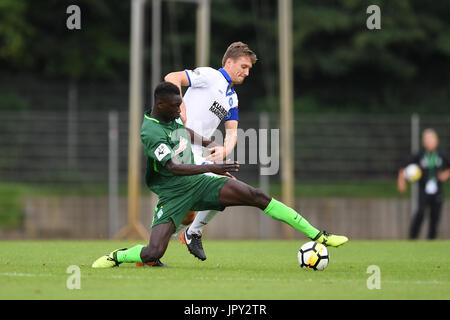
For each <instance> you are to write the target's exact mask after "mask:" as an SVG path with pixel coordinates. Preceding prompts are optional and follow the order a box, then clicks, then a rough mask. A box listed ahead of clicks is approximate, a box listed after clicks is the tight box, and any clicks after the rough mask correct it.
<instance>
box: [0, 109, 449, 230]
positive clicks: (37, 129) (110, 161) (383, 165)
mask: <svg viewBox="0 0 450 320" xmlns="http://www.w3.org/2000/svg"><path fill="white" fill-rule="evenodd" d="M261 115H264V114H263V113H261V114H258V113H242V114H241V115H240V127H241V128H242V129H244V130H247V129H251V128H253V129H259V128H260V127H269V128H275V129H276V128H280V127H282V125H283V124H280V123H279V117H278V114H265V117H264V116H261ZM264 118H266V119H268V123H264ZM0 119H1V120H2V125H1V126H0V181H1V185H2V186H1V189H0V191H1V193H0V197H2V199H0V200H1V201H0V203H1V204H2V207H1V208H0V210H2V212H1V213H2V216H3V217H7V216H10V219H12V220H13V221H14V219H15V218H14V217H11V215H18V216H19V218H18V220H17V219H16V221H19V222H17V223H16V225H15V227H16V229H19V230H20V232H21V235H22V236H29V237H74V238H80V237H81V238H83V237H87V238H106V237H110V236H113V235H114V234H115V233H116V232H117V231H118V229H119V228H120V227H121V226H123V225H124V224H125V219H126V194H125V191H126V184H127V180H126V178H127V172H126V171H127V152H128V113H127V112H123V111H121V112H115V111H103V110H101V111H85V110H78V111H70V110H69V111H67V110H65V111H45V110H43V111H42V110H41V111H38V110H37V111H26V112H6V111H2V112H0ZM418 119H419V123H418V125H419V128H418V129H420V131H421V130H423V129H424V128H427V127H433V128H435V129H436V130H437V132H438V133H439V135H440V138H441V150H443V151H444V152H446V151H449V150H450V130H449V128H450V116H432V115H427V116H420V117H419V118H418ZM413 123H414V121H412V117H411V116H409V115H373V114H372V115H345V114H343V115H336V114H315V115H311V114H297V117H296V119H295V140H294V141H295V181H296V183H298V184H302V183H304V182H309V183H320V182H321V181H323V182H326V183H327V184H330V185H331V186H332V188H339V183H340V184H341V186H345V185H346V184H354V185H355V186H356V189H355V190H356V191H355V195H358V194H359V193H358V191H357V188H358V184H359V183H366V184H367V181H371V182H374V183H380V182H381V183H382V182H385V183H389V184H390V185H395V179H396V174H397V171H398V169H399V168H400V166H401V165H402V164H403V163H404V161H405V160H406V159H407V158H408V157H409V155H410V150H411V144H412V143H414V139H412V136H411V134H412V132H414V128H413ZM416 129H417V128H416ZM272 143H273V142H272ZM417 143H419V142H417ZM246 148H247V154H250V153H251V152H252V151H251V150H250V149H251V148H256V145H255V144H247V146H246ZM269 150H270V149H269ZM279 156H280V157H283V155H282V154H280V155H279ZM142 163H143V164H145V161H143V162H142ZM141 169H142V177H143V175H144V171H145V168H144V167H143V168H141ZM237 177H238V178H240V179H242V180H243V181H246V182H249V183H251V184H253V185H255V186H258V185H260V183H261V182H260V175H259V166H258V165H255V164H244V165H242V167H241V172H240V173H238V175H237ZM267 179H268V183H269V186H270V190H268V191H270V192H274V193H275V194H276V193H277V190H276V188H275V189H274V186H277V185H279V180H280V177H279V174H277V175H274V176H269V177H268V178H267ZM266 188H267V186H266ZM314 188H315V187H314V184H312V187H310V188H309V190H306V191H307V192H306V195H304V194H302V192H301V191H300V192H297V201H296V208H297V209H298V210H301V211H302V214H303V215H304V216H305V217H307V218H308V219H309V220H310V221H311V222H313V223H315V224H317V225H319V226H324V227H326V228H328V229H330V230H333V231H334V232H338V231H339V232H345V233H347V234H349V235H350V236H354V237H355V236H356V237H359V238H386V237H388V238H404V237H406V236H407V228H408V224H409V217H410V212H411V208H410V201H409V199H408V198H406V197H400V196H398V194H397V193H396V191H395V188H394V189H392V191H391V194H389V195H388V196H387V197H384V196H377V195H375V194H374V195H372V194H370V191H369V193H367V194H365V195H363V196H358V197H356V198H355V197H354V196H353V195H352V194H349V195H347V196H343V197H339V198H336V197H328V198H321V197H320V192H318V195H316V194H315V193H316V192H315V189H314ZM15 189H18V190H21V191H19V194H20V196H17V195H16V194H11V192H12V191H11V190H15ZM145 189H146V188H145V187H144V190H145ZM143 193H144V194H143V199H142V202H141V211H142V214H141V217H142V222H143V224H144V225H145V226H147V227H148V226H149V225H150V223H151V219H152V215H153V210H152V209H153V208H154V204H155V201H156V199H157V198H156V196H154V195H152V194H151V193H150V192H149V191H144V192H143ZM226 211H227V212H229V214H224V215H220V218H218V219H217V220H218V221H217V222H215V223H212V224H211V226H209V227H208V233H209V237H211V238H248V237H250V238H264V237H271V238H279V237H282V230H281V228H280V225H279V222H276V221H270V219H269V220H267V219H266V218H267V217H264V215H262V214H260V213H259V214H258V213H257V210H248V209H245V210H243V208H239V207H238V208H232V209H231V208H230V209H227V210H226ZM449 213H450V209H449V206H448V205H446V206H445V207H444V210H443V213H442V223H441V230H440V231H441V232H440V237H444V238H448V237H449V236H450V228H449V218H448V217H449ZM219 220H221V221H219ZM231 221H233V222H234V223H235V224H236V223H237V224H238V227H234V228H232V226H231V224H230V223H231ZM255 221H257V222H258V223H256V224H255ZM380 221H381V222H380ZM380 223H381V224H380ZM239 230H240V231H239Z"/></svg>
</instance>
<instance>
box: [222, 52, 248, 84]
mask: <svg viewBox="0 0 450 320" xmlns="http://www.w3.org/2000/svg"><path fill="white" fill-rule="evenodd" d="M252 66H253V64H252V60H251V59H250V57H246V56H243V57H239V58H237V59H235V60H233V59H228V61H227V72H228V74H229V75H230V78H231V81H232V82H233V83H235V84H241V83H242V82H244V80H245V78H247V77H248V75H249V73H250V69H251V68H252Z"/></svg>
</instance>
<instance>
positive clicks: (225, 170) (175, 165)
mask: <svg viewBox="0 0 450 320" xmlns="http://www.w3.org/2000/svg"><path fill="white" fill-rule="evenodd" d="M166 169H167V170H168V171H170V172H171V173H172V174H173V175H176V176H192V175H196V174H202V173H207V172H212V173H215V174H219V175H223V176H227V177H230V178H233V176H232V175H231V174H230V172H238V171H239V164H238V163H237V161H234V162H229V163H221V164H219V163H212V164H204V165H201V166H199V165H195V164H185V163H180V162H179V161H178V159H177V158H171V159H169V160H168V161H167V162H166Z"/></svg>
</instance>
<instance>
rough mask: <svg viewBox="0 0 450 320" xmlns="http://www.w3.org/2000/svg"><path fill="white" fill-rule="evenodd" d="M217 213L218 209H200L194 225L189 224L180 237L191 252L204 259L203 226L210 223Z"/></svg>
mask: <svg viewBox="0 0 450 320" xmlns="http://www.w3.org/2000/svg"><path fill="white" fill-rule="evenodd" d="M217 213H218V211H216V210H204V211H199V212H198V213H197V216H196V217H195V219H194V222H193V223H192V225H191V226H189V227H188V228H187V229H186V230H185V231H184V232H183V233H182V234H181V237H180V238H181V242H182V243H184V244H185V245H187V247H188V250H189V252H190V253H191V254H193V255H194V256H195V257H197V258H199V259H200V260H202V261H204V260H206V255H205V252H204V250H203V244H202V233H203V227H204V226H205V225H206V224H208V222H209V221H211V219H212V218H214V216H215V215H216V214H217Z"/></svg>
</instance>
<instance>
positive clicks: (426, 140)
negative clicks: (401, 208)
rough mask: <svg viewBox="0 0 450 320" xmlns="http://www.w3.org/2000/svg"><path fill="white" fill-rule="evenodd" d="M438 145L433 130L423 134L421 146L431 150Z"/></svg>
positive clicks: (437, 139)
mask: <svg viewBox="0 0 450 320" xmlns="http://www.w3.org/2000/svg"><path fill="white" fill-rule="evenodd" d="M438 145H439V138H438V137H437V135H436V134H435V133H433V132H428V133H426V134H424V135H423V147H424V148H425V150H427V151H429V152H433V151H434V150H436V149H437V147H438Z"/></svg>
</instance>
